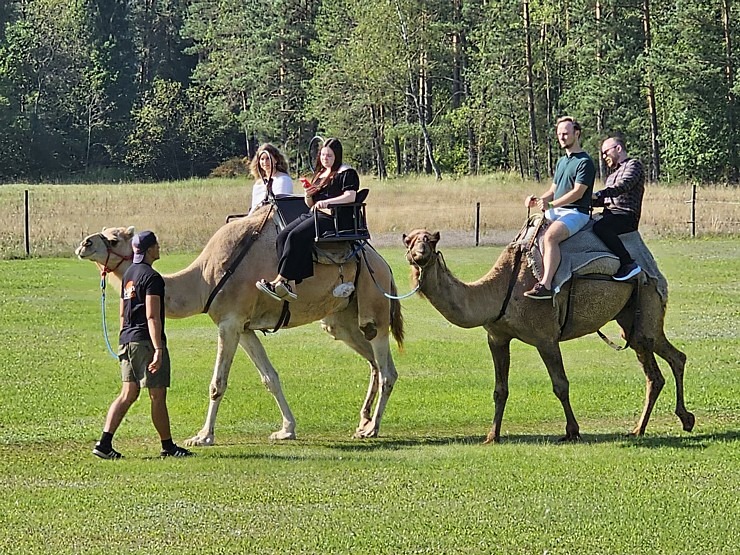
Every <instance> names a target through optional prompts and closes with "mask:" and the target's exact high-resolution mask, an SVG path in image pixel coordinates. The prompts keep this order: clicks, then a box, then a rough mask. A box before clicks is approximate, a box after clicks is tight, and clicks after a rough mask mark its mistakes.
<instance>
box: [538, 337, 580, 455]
mask: <svg viewBox="0 0 740 555" xmlns="http://www.w3.org/2000/svg"><path fill="white" fill-rule="evenodd" d="M537 351H539V353H540V357H541V358H542V361H543V362H544V363H545V366H546V367H547V373H548V374H550V381H552V391H553V393H555V396H556V397H557V398H558V399H559V400H560V404H561V405H563V411H564V412H565V436H564V437H562V438H561V441H575V440H578V439H581V432H580V428H579V427H578V422H577V421H576V417H575V415H574V414H573V408H572V407H571V406H570V384H569V383H568V377H567V376H566V375H565V367H564V366H563V356H562V354H561V353H560V346H559V345H558V344H557V343H555V344H553V345H547V346H540V347H537Z"/></svg>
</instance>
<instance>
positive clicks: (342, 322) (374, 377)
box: [321, 307, 380, 437]
mask: <svg viewBox="0 0 740 555" xmlns="http://www.w3.org/2000/svg"><path fill="white" fill-rule="evenodd" d="M321 324H322V327H323V328H324V331H326V332H327V333H328V334H329V335H331V336H332V337H333V338H334V339H338V340H340V341H343V342H344V343H345V344H346V345H347V346H349V347H350V348H351V349H352V350H354V351H355V352H356V353H357V354H359V355H360V356H361V357H362V358H364V359H365V360H367V361H368V363H369V364H370V381H369V383H368V389H367V395H366V396H365V400H364V402H363V403H362V407H361V408H360V423H359V425H358V426H357V430H355V435H354V437H363V436H362V432H363V431H364V430H365V428H367V427H368V424H369V423H370V422H371V420H372V419H371V417H370V413H371V410H372V406H373V403H374V402H375V397H376V396H377V393H378V386H379V383H380V372H379V370H378V365H377V363H376V361H375V353H374V352H373V346H372V344H371V343H370V342H369V341H368V340H367V339H366V338H365V335H364V334H363V333H362V331H361V330H360V328H358V327H357V311H356V309H354V310H353V309H352V307H349V308H347V309H346V310H344V311H342V312H341V313H339V314H334V315H332V316H330V317H327V318H324V319H323V320H322V321H321Z"/></svg>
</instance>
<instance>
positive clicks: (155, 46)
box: [0, 0, 740, 183]
mask: <svg viewBox="0 0 740 555" xmlns="http://www.w3.org/2000/svg"><path fill="white" fill-rule="evenodd" d="M737 31H738V24H737V21H736V17H735V15H734V13H733V11H732V0H446V1H442V0H324V1H321V0H2V2H0V182H9V181H18V180H22V181H29V182H34V181H45V180H58V179H62V180H91V179H102V180H113V179H116V180H117V179H178V178H185V177H190V176H196V175H208V174H209V172H211V171H212V170H213V168H215V167H217V166H218V165H219V164H221V163H222V162H224V161H225V160H228V159H231V158H234V157H244V156H250V155H251V154H252V153H253V152H254V150H255V147H256V145H258V144H259V143H261V142H264V141H272V142H274V143H275V144H277V145H280V146H281V147H282V148H283V149H285V151H286V152H287V153H288V155H289V157H290V159H291V164H292V169H293V171H294V172H296V171H299V170H300V171H303V170H305V168H306V167H307V165H308V163H307V150H308V145H309V142H310V141H311V138H312V137H314V136H315V135H317V134H318V135H322V136H325V137H326V136H336V137H340V138H341V139H342V140H343V142H344V143H345V152H347V153H348V156H349V157H350V158H351V162H352V163H353V164H355V165H356V166H358V167H359V168H360V169H361V170H362V171H365V172H371V173H375V174H377V175H379V176H381V177H385V176H389V175H400V174H405V173H428V174H430V175H431V176H434V177H437V178H439V177H440V176H441V175H443V174H447V175H449V174H456V175H460V174H479V173H489V172H494V171H499V170H504V171H513V172H518V173H521V174H522V175H524V176H530V177H532V178H535V179H547V176H548V175H552V172H553V166H554V163H555V161H556V160H557V157H558V156H559V155H560V151H559V148H558V145H557V142H556V140H555V136H554V129H553V124H554V122H555V120H556V119H557V118H558V117H559V116H561V115H565V114H568V115H571V116H574V117H576V118H577V119H578V120H579V121H580V122H581V123H582V125H583V127H584V137H583V143H584V146H585V147H586V149H587V150H588V151H589V152H590V153H591V155H592V156H593V157H594V158H595V159H596V158H597V156H596V155H597V154H598V152H599V150H598V149H599V142H600V141H601V140H602V139H603V138H604V137H605V136H606V135H607V134H610V133H620V134H622V135H623V136H624V137H625V138H626V139H627V142H628V145H629V150H630V153H631V154H632V155H634V156H639V157H640V158H642V159H643V161H644V162H645V163H646V164H647V165H648V167H649V169H650V176H651V178H652V180H660V181H664V182H667V181H678V180H681V181H692V182H720V183H736V182H737V181H738V176H739V173H740V162H739V161H738V133H737V126H738V108H737V105H736V104H737V102H736V97H737V96H738V93H740V86H739V85H738V84H737V82H736V78H735V73H736V71H735V68H736V65H737V62H738V55H737V53H736V50H735V49H733V40H734V38H735V37H737ZM602 169H603V168H602Z"/></svg>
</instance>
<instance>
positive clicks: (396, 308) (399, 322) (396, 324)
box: [390, 278, 403, 351]
mask: <svg viewBox="0 0 740 555" xmlns="http://www.w3.org/2000/svg"><path fill="white" fill-rule="evenodd" d="M391 295H393V296H394V297H395V296H397V295H398V289H397V288H396V281H395V280H394V279H392V278H391ZM390 301H391V333H392V334H393V338H394V339H395V340H396V343H397V344H398V349H399V350H401V351H403V314H402V313H401V301H399V300H398V299H391V300H390Z"/></svg>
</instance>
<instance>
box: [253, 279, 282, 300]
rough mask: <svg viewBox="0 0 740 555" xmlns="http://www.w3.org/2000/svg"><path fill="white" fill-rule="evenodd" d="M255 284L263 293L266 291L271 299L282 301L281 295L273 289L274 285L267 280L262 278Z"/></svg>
mask: <svg viewBox="0 0 740 555" xmlns="http://www.w3.org/2000/svg"><path fill="white" fill-rule="evenodd" d="M255 285H256V286H257V289H259V290H260V291H262V292H263V293H267V294H268V295H270V296H271V297H272V298H273V299H275V300H276V301H282V300H283V297H281V296H280V295H278V294H277V291H275V286H274V285H273V284H272V283H270V282H269V281H266V280H264V279H261V280H259V281H258V282H257V283H255Z"/></svg>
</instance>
